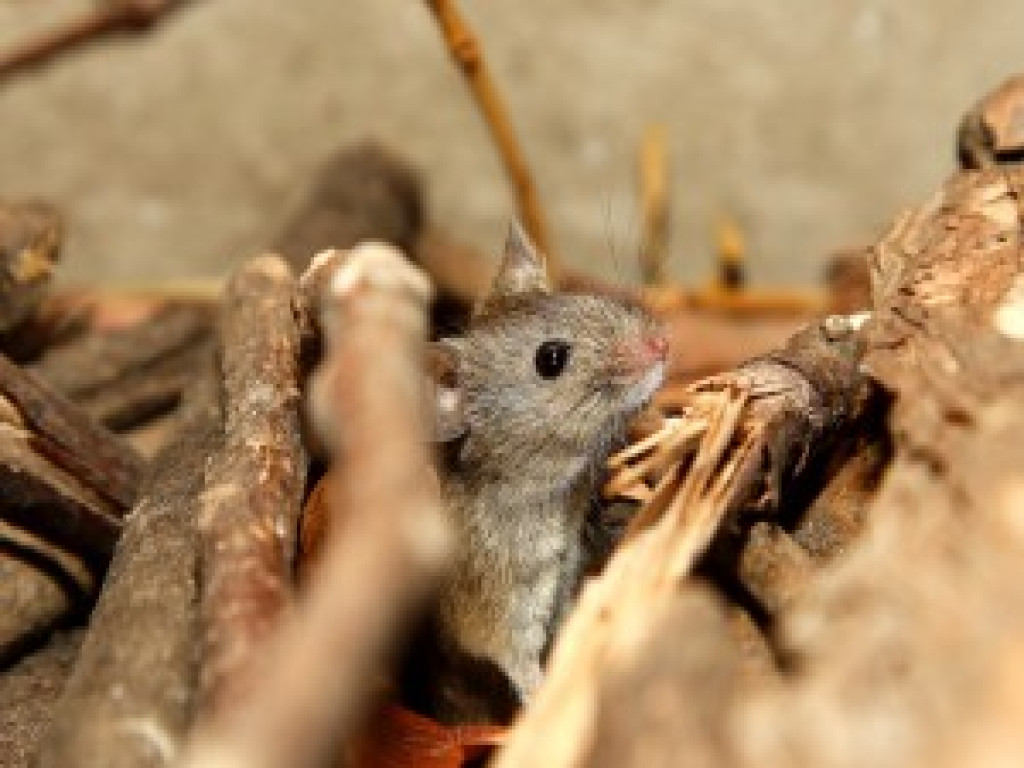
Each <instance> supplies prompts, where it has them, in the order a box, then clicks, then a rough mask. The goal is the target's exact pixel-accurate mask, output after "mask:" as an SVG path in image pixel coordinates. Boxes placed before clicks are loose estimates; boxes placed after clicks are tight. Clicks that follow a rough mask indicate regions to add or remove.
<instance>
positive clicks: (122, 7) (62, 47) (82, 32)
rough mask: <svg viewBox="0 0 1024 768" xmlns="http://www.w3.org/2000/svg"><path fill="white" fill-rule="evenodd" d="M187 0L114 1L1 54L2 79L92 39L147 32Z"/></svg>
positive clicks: (0, 68) (0, 75)
mask: <svg viewBox="0 0 1024 768" xmlns="http://www.w3.org/2000/svg"><path fill="white" fill-rule="evenodd" d="M185 2H187V0H114V2H107V3H103V4H102V5H101V6H100V7H98V8H96V9H94V10H91V11H87V12H86V13H84V14H83V15H81V16H79V17H77V18H74V19H71V20H69V21H67V22H64V24H62V25H61V26H59V27H56V28H54V29H51V30H49V31H47V32H44V33H43V34H42V35H40V36H39V37H36V38H33V39H31V40H28V41H26V42H24V43H20V44H18V45H15V46H14V47H13V48H11V49H10V50H7V51H2V52H0V77H4V76H5V75H10V74H13V73H15V72H17V71H19V70H22V69H27V68H29V67H33V66H38V65H39V64H42V63H43V62H45V61H46V60H47V59H50V58H53V57H54V56H56V55H58V54H60V53H64V52H65V51H67V50H69V49H71V48H73V47H75V46H78V45H81V44H82V43H85V42H88V41H90V40H95V39H97V38H99V37H102V36H104V35H109V34H116V33H121V32H138V31H142V30H145V29H148V28H149V27H150V26H152V25H153V24H155V23H156V22H157V21H159V20H160V19H161V18H162V17H163V16H164V15H166V14H167V13H168V12H170V11H171V10H173V9H174V8H175V7H177V6H179V5H183V4H184V3H185Z"/></svg>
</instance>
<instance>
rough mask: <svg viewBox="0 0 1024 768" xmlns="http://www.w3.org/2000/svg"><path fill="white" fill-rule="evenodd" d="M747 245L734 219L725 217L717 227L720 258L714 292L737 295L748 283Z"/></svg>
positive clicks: (716, 238)
mask: <svg viewBox="0 0 1024 768" xmlns="http://www.w3.org/2000/svg"><path fill="white" fill-rule="evenodd" d="M746 250H747V249H746V243H745V242H744V239H743V232H742V231H741V230H740V228H739V225H738V224H737V223H736V221H735V220H734V219H732V218H731V217H729V216H723V217H722V218H721V219H720V220H719V221H718V222H717V224H716V225H715V252H716V256H717V258H718V273H717V274H716V275H715V283H714V285H713V287H712V288H713V290H717V291H721V292H722V293H727V294H728V293H737V292H738V291H741V290H742V289H743V287H744V285H745V284H746V282H747V275H746V269H745V265H744V259H745V257H746Z"/></svg>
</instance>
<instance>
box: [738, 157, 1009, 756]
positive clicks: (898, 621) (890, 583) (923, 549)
mask: <svg viewBox="0 0 1024 768" xmlns="http://www.w3.org/2000/svg"><path fill="white" fill-rule="evenodd" d="M1020 188H1021V177H1020V172H1017V173H1015V174H1011V173H1005V174H1004V173H1000V172H998V171H990V172H985V173H982V174H964V175H960V176H957V177H954V178H953V179H951V180H950V182H948V183H947V185H946V186H945V188H944V189H943V191H942V192H941V194H940V195H938V196H937V197H936V198H935V199H934V200H933V201H932V202H931V203H930V204H929V205H927V206H923V207H922V208H920V209H917V210H915V211H913V212H910V213H908V214H907V215H905V216H902V217H901V218H900V219H899V220H898V221H897V223H896V225H895V226H894V227H893V229H892V230H891V231H890V233H889V234H888V235H887V237H886V238H885V239H883V241H882V242H881V243H880V244H879V245H878V247H877V248H876V250H875V259H874V267H875V275H874V278H875V279H874V286H875V313H876V316H875V319H874V321H873V322H872V323H871V324H869V326H867V328H866V329H865V330H866V334H867V337H868V339H869V341H870V343H871V349H870V351H869V352H868V354H867V356H866V357H865V365H867V366H868V367H869V369H870V370H871V371H872V372H873V373H874V374H875V375H876V376H878V377H879V378H880V379H881V380H882V382H883V383H884V384H885V385H886V386H887V387H888V388H890V389H891V390H892V391H893V393H894V394H895V395H896V401H895V406H894V414H893V421H892V425H893V429H894V432H895V441H896V444H895V449H896V457H895V460H894V463H893V465H892V467H891V468H890V469H889V470H888V472H887V473H886V475H885V478H884V480H883V482H882V485H881V488H880V489H879V492H878V495H877V497H876V499H875V501H874V503H873V504H872V508H871V510H870V513H869V515H868V526H867V529H866V531H865V534H864V537H863V539H862V540H861V542H859V543H858V545H857V546H855V547H852V548H851V549H850V550H849V551H848V552H847V554H846V556H845V557H844V559H843V561H842V562H841V563H840V564H839V566H838V567H836V568H834V569H828V570H826V571H825V572H824V574H823V577H822V578H821V579H819V580H816V582H815V583H814V584H813V585H812V586H811V588H810V590H809V592H808V594H807V596H806V598H805V599H804V600H803V601H802V605H799V606H798V607H797V608H796V609H795V610H794V611H793V613H792V615H790V616H789V617H787V619H786V620H785V621H784V622H783V624H782V638H783V641H784V643H785V647H786V650H787V653H788V654H789V656H790V657H791V658H792V659H793V662H794V667H795V669H797V670H798V674H796V675H795V677H794V679H793V680H792V682H791V685H790V686H788V687H787V688H786V689H784V690H779V691H776V692H774V693H773V694H771V695H766V696H764V697H763V698H758V699H756V700H753V701H750V702H748V703H747V704H746V705H745V706H744V708H743V709H742V710H740V711H739V712H738V714H737V720H736V722H737V724H738V729H737V731H736V733H737V740H738V744H739V746H740V747H741V751H742V757H743V758H744V760H743V761H742V762H740V763H738V764H742V765H766V764H767V765H778V766H783V767H785V766H796V765H815V766H825V767H827V766H849V765H852V764H854V763H857V764H866V765H874V766H881V767H882V768H885V766H897V765H899V766H926V765H927V766H931V765H940V766H958V765H963V766H967V765H970V766H989V765H992V766H995V765H1016V764H1019V763H1020V762H1021V760H1022V759H1024V757H1022V755H1024V750H1022V748H1021V742H1020V738H1019V734H1020V730H1021V727H1022V723H1024V718H1022V713H1024V710H1022V708H1021V707H1020V706H1019V698H1018V696H1019V686H1020V678H1019V669H1020V667H1019V663H1020V659H1021V658H1022V656H1021V653H1022V650H1024V623H1022V621H1021V614H1020V612H1019V611H1017V610H1016V609H1015V606H1017V605H1019V604H1020V602H1021V600H1022V599H1024V596H1022V594H1021V584H1022V582H1021V579H1020V563H1021V557H1022V554H1024V537H1022V535H1021V527H1020V467H1021V466H1022V460H1024V456H1022V446H1021V441H1020V434H1021V429H1022V428H1024V418H1022V414H1024V409H1022V406H1024V393H1022V390H1021V387H1020V381H1021V378H1020V375H1021V371H1024V353H1022V351H1021V347H1020V341H1019V339H1020V338H1022V337H1024V333H1022V329H1024V324H1022V323H1021V317H1022V316H1024V313H1022V311H1021V298H1020V297H1021V290H1020V287H1019V286H1020V285H1021V276H1020V269H1021V264H1022V261H1024V259H1022V257H1024V232H1022V224H1021V223H1022V221H1024V215H1022V214H1024V206H1022V204H1021V197H1020V193H1019V191H1016V190H1019V189H1020Z"/></svg>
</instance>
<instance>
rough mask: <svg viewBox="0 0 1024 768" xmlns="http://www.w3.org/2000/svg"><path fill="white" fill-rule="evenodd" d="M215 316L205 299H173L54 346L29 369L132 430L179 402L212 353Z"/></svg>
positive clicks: (102, 418)
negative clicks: (142, 315)
mask: <svg viewBox="0 0 1024 768" xmlns="http://www.w3.org/2000/svg"><path fill="white" fill-rule="evenodd" d="M212 315H213V313H212V312H211V311H210V310H209V309H208V308H207V307H206V306H205V305H202V304H183V303H175V304H170V305H168V306H165V307H164V308H162V309H160V310H158V311H157V312H156V313H155V314H154V315H153V316H152V317H150V318H147V319H145V320H142V321H140V322H138V323H136V324H134V325H131V326H129V327H126V328H116V329H111V330H94V331H92V332H90V333H88V334H85V335H83V336H80V337H79V338H77V339H75V340H73V341H71V342H68V343H67V344H64V345H61V346H58V347H55V348H53V349H51V350H48V351H47V352H46V353H45V354H44V355H43V357H42V358H41V359H40V360H39V361H37V362H36V363H35V364H33V365H32V366H30V367H29V370H31V371H33V372H34V373H37V374H38V375H39V376H40V377H41V378H42V379H44V380H46V381H47V382H49V383H50V384H51V385H52V386H53V387H54V388H55V389H56V390H57V391H59V392H61V393H62V394H64V395H65V396H66V397H67V398H68V399H70V400H72V401H73V402H75V403H76V404H77V405H78V406H79V407H80V408H81V409H82V410H84V411H85V412H86V413H88V414H89V416H91V417H92V418H93V419H94V420H95V421H97V422H99V423H100V424H103V425H104V426H105V427H107V428H108V429H113V430H118V431H123V430H128V429H132V428H134V427H136V426H138V425H139V424H142V423H144V422H146V421H149V420H150V419H153V418H155V417H157V416H160V415H163V414H164V413H167V412H169V411H171V410H173V409H174V408H176V407H177V406H178V404H179V403H180V402H181V399H182V395H183V393H184V392H185V390H187V389H188V387H189V386H190V385H191V383H192V381H193V380H194V378H195V372H196V370H197V369H198V367H199V365H200V363H201V361H202V360H203V359H205V357H206V355H207V354H208V352H209V347H210V343H211V337H212V334H213V317H212Z"/></svg>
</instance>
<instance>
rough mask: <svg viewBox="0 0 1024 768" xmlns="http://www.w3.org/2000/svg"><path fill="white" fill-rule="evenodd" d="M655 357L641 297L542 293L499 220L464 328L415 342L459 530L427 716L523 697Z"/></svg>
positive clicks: (537, 671)
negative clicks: (487, 271)
mask: <svg viewBox="0 0 1024 768" xmlns="http://www.w3.org/2000/svg"><path fill="white" fill-rule="evenodd" d="M668 355H669V342H668V337H667V335H666V332H665V330H664V328H663V327H662V326H661V325H659V324H658V323H657V322H656V321H655V320H654V319H653V317H652V316H651V315H650V314H649V313H648V312H646V311H645V310H644V309H643V308H641V307H640V306H638V305H635V304H631V303H627V302H625V301H623V300H622V299H619V298H609V297H605V296H598V295H590V294H582V293H580V294H576V293H558V292H555V291H553V290H552V287H551V284H550V282H549V280H548V277H547V274H546V271H545V262H544V258H543V256H542V255H541V254H540V253H538V251H537V249H536V247H535V246H534V245H533V243H532V242H531V241H530V239H529V237H528V236H527V234H526V233H525V232H524V231H523V229H522V227H521V226H520V225H519V224H518V223H516V222H513V223H512V225H511V226H510V228H509V232H508V236H507V238H506V242H505V247H504V252H503V255H502V257H501V259H500V265H499V267H498V270H497V274H496V276H495V277H494V279H493V282H492V284H491V287H490V290H489V292H488V293H487V295H486V296H485V297H484V298H483V299H482V300H481V301H480V302H479V303H478V305H477V307H476V308H475V310H474V312H473V315H472V318H471V319H470V321H469V325H468V328H467V329H466V331H465V332H464V333H463V334H462V335H460V336H456V337H451V338H443V339H439V340H437V341H435V342H432V343H431V344H430V345H429V348H428V351H427V368H428V372H429V373H428V379H429V381H430V384H431V386H430V388H429V389H430V391H431V394H430V400H431V401H432V402H431V403H430V406H429V408H428V410H431V411H432V418H433V422H434V423H433V425H432V429H433V434H434V439H435V442H436V444H437V446H438V448H439V451H438V453H439V458H438V475H439V480H440V488H441V499H442V505H443V509H444V512H445V514H446V515H447V516H448V517H449V518H450V521H451V523H452V525H453V527H454V528H455V530H456V533H457V546H456V555H455V558H454V562H453V564H452V567H451V569H450V573H449V576H448V579H447V581H446V583H445V584H444V587H443V589H442V590H441V596H440V600H439V602H438V604H437V606H436V609H435V611H434V612H433V614H432V616H431V618H430V620H429V624H430V628H429V631H428V634H429V635H430V637H431V638H432V640H431V642H430V643H429V646H430V648H431V650H430V652H429V653H427V654H426V655H427V658H426V659H424V657H423V656H421V657H420V663H421V664H426V665H428V667H429V670H430V671H429V674H428V683H427V685H426V689H425V692H424V691H423V690H421V691H420V692H419V694H418V695H417V698H418V699H419V701H418V702H417V706H418V707H419V708H420V709H422V710H425V711H426V713H427V714H429V715H431V716H433V717H435V718H436V719H438V720H439V721H441V722H445V723H467V722H489V723H502V722H507V721H508V720H510V719H511V718H512V717H513V716H514V714H515V712H516V711H518V709H519V707H520V706H521V705H522V704H524V703H526V702H527V701H529V699H530V697H531V695H532V694H533V693H534V691H535V690H536V688H537V686H538V685H539V684H540V682H541V680H542V678H543V671H542V670H543V667H542V665H543V660H544V656H545V654H546V650H547V648H548V646H549V644H550V641H551V638H552V636H553V633H554V631H555V630H556V628H557V627H558V625H559V623H560V622H561V620H562V619H563V617H564V616H565V613H566V611H567V608H568V607H569V605H570V604H571V601H572V599H573V597H574V594H575V592H576V589H577V587H578V584H579V582H580V580H581V577H582V574H583V572H584V570H585V569H586V568H587V567H588V563H589V560H590V556H589V553H588V551H587V539H588V537H587V536H586V535H585V530H584V529H585V527H586V524H587V520H588V515H589V514H590V513H591V511H592V510H593V509H594V508H595V502H596V500H597V498H598V493H599V489H600V484H601V482H602V479H603V471H604V467H605V463H606V460H607V457H608V456H609V455H610V453H611V452H612V451H613V450H614V449H616V448H617V447H620V446H621V445H622V443H623V442H624V440H625V434H626V428H627V425H628V423H629V421H630V419H631V417H632V416H633V415H634V414H635V413H636V412H637V411H638V410H639V409H640V408H642V407H643V406H644V405H645V404H646V403H647V402H648V401H649V400H650V399H651V397H652V396H653V395H654V393H655V391H656V390H657V389H658V388H659V387H660V385H661V383H662V381H663V378H664V376H665V369H666V364H667V360H668ZM428 418H429V417H428ZM421 669H422V668H421Z"/></svg>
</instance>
